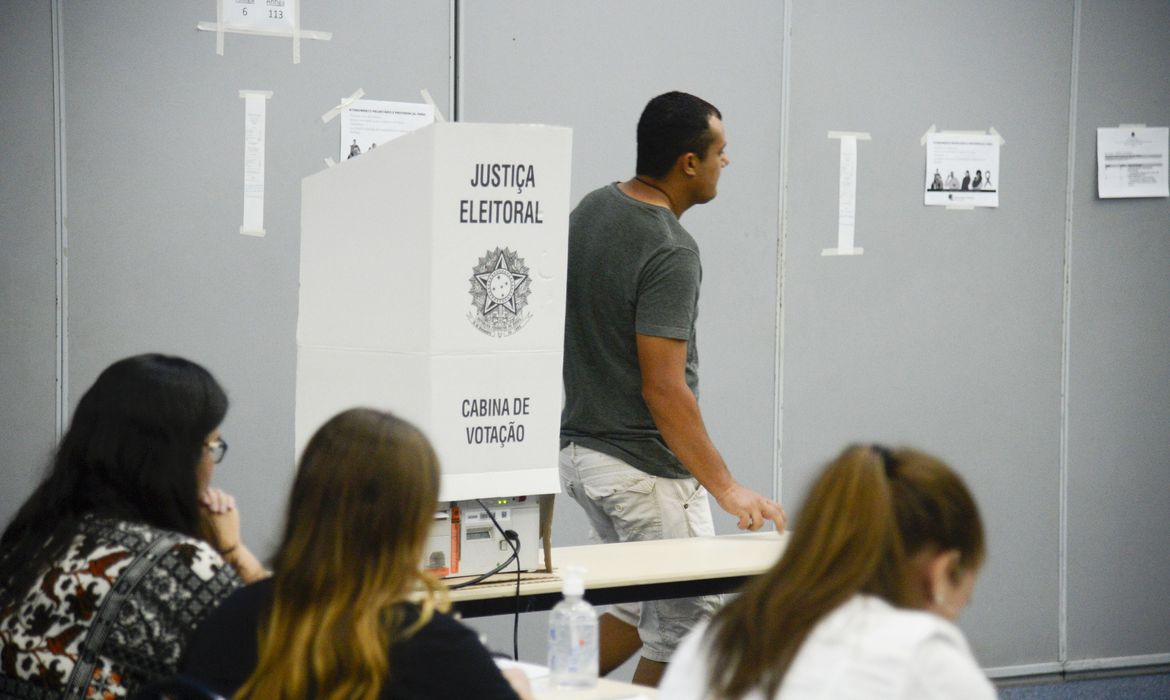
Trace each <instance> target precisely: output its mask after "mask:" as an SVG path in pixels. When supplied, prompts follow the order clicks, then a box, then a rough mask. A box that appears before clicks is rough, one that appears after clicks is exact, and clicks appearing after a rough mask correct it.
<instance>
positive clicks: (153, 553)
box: [62, 532, 179, 698]
mask: <svg viewBox="0 0 1170 700" xmlns="http://www.w3.org/2000/svg"><path fill="white" fill-rule="evenodd" d="M178 542H179V535H178V534H177V533H174V532H164V533H162V534H160V535H159V536H158V537H157V538H156V539H155V540H154V541H153V542H151V543H150V546H149V547H147V548H146V550H145V551H143V552H141V553H140V554H138V555H137V556H136V557H135V558H134V561H132V562H130V566H128V567H127V568H126V570H125V571H123V572H122V575H121V576H119V577H118V580H117V581H115V582H114V587H113V588H111V589H110V592H109V593H107V594H106V597H105V600H103V601H102V604H101V605H100V606H98V609H97V612H96V613H95V614H94V616H93V622H91V623H90V625H89V630H88V631H87V632H86V633H85V637H84V638H83V639H82V640H81V650H80V654H79V655H78V658H77V663H76V664H75V665H74V666H73V673H71V674H69V681H68V682H67V683H66V684H65V689H64V690H65V692H64V695H63V696H62V697H67V698H71V697H76V698H83V697H85V689H86V687H87V686H88V685H89V684H90V682H91V681H93V670H94V668H95V667H96V666H97V660H98V655H99V652H100V650H101V648H102V645H103V644H104V643H105V641H106V637H108V636H110V631H111V630H112V629H113V628H114V622H115V621H116V620H117V619H118V612H119V611H120V610H121V609H122V605H123V604H124V603H125V602H126V599H127V598H129V597H130V594H131V593H133V592H134V589H135V588H136V587H137V586H138V584H139V583H140V582H141V581H142V579H143V578H144V577H145V576H146V574H147V572H149V571H150V570H151V569H152V568H154V565H155V564H156V563H158V560H159V559H160V558H161V557H162V555H163V554H165V553H166V552H168V551H169V550H170V549H171V547H173V546H174V545H175V544H177V543H178Z"/></svg>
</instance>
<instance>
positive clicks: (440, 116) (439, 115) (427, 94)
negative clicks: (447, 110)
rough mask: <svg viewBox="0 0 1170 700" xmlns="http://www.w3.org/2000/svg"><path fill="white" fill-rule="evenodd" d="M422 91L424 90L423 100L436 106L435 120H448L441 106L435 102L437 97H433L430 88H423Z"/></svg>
mask: <svg viewBox="0 0 1170 700" xmlns="http://www.w3.org/2000/svg"><path fill="white" fill-rule="evenodd" d="M421 92H422V98H423V102H426V103H427V104H429V105H430V106H431V107H434V108H435V121H437V122H445V121H447V120H446V119H445V118H444V117H443V113H442V112H440V111H439V106H438V105H436V104H435V98H433V97H431V91H430V90H428V89H426V88H423V89H422V90H421Z"/></svg>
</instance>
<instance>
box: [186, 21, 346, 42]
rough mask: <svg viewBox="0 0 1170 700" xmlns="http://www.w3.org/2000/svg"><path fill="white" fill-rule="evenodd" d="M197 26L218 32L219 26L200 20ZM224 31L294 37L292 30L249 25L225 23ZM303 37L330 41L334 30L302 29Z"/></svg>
mask: <svg viewBox="0 0 1170 700" xmlns="http://www.w3.org/2000/svg"><path fill="white" fill-rule="evenodd" d="M195 28H196V29H198V30H199V31H201V32H217V31H219V27H218V26H217V24H216V23H215V22H199V23H197V24H196V25H195ZM223 32H224V33H225V34H250V35H252V36H275V37H289V38H291V37H292V32H291V31H278V30H275V29H250V28H247V27H229V26H227V25H224V27H223ZM300 33H301V38H302V39H315V40H317V41H329V40H330V39H332V38H333V32H322V31H316V30H313V29H301V30H300Z"/></svg>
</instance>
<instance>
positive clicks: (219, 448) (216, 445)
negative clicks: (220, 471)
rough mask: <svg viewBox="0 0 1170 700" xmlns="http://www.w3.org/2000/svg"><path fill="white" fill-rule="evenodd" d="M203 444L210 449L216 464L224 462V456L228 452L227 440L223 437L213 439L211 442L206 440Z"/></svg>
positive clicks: (212, 459)
mask: <svg viewBox="0 0 1170 700" xmlns="http://www.w3.org/2000/svg"><path fill="white" fill-rule="evenodd" d="M203 446H204V447H206V448H207V449H208V450H210V452H211V461H212V462H215V463H216V464H219V463H220V462H222V461H223V456H224V455H226V454H227V448H228V444H227V440H224V439H223V438H219V439H218V440H212V441H211V442H205V443H203Z"/></svg>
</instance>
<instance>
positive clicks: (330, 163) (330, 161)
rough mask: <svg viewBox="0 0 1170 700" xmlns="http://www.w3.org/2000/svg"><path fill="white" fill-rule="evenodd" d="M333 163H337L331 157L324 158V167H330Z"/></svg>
mask: <svg viewBox="0 0 1170 700" xmlns="http://www.w3.org/2000/svg"><path fill="white" fill-rule="evenodd" d="M335 165H337V162H336V161H334V160H333V159H332V158H326V159H325V167H327V168H332V167H333V166H335Z"/></svg>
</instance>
